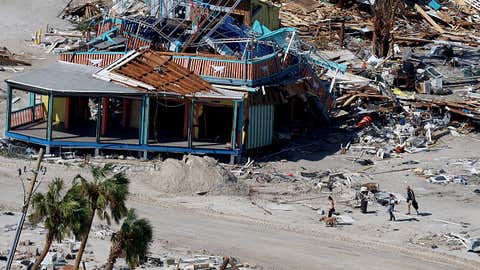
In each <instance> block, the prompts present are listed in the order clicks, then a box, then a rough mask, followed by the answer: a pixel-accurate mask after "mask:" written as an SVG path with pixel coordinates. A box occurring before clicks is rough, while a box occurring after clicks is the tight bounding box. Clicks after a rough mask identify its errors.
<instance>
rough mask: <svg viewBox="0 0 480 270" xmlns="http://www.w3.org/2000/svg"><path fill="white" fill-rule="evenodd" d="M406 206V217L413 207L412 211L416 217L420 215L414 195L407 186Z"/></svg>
mask: <svg viewBox="0 0 480 270" xmlns="http://www.w3.org/2000/svg"><path fill="white" fill-rule="evenodd" d="M407 205H408V213H407V215H410V209H411V207H412V206H413V209H415V211H416V212H417V215H419V214H420V213H419V212H418V202H417V199H416V198H415V193H414V192H413V189H412V188H411V187H410V186H407Z"/></svg>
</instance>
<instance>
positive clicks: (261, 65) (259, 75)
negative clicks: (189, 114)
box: [173, 54, 295, 85]
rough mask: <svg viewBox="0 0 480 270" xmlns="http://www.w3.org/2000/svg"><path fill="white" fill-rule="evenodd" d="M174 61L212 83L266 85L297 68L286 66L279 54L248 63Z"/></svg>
mask: <svg viewBox="0 0 480 270" xmlns="http://www.w3.org/2000/svg"><path fill="white" fill-rule="evenodd" d="M173 60H174V61H175V63H177V64H179V65H180V66H182V67H184V68H186V69H188V70H191V71H193V72H194V73H195V74H196V75H199V76H202V77H203V78H204V79H206V80H207V81H210V82H215V81H216V80H219V81H222V80H224V81H230V82H235V81H238V82H246V83H247V84H249V85H255V84H257V83H264V82H265V80H268V79H272V80H273V78H275V77H277V76H279V75H280V74H281V73H282V72H284V71H286V70H287V69H289V68H292V67H293V66H295V65H294V64H292V65H288V64H287V65H284V64H282V63H281V62H282V61H281V59H280V56H279V55H278V54H271V55H267V56H265V57H261V58H257V59H254V60H253V61H252V60H248V61H244V60H229V59H224V58H221V57H219V58H214V57H201V56H195V55H174V56H173Z"/></svg>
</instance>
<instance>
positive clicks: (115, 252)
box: [105, 241, 121, 270]
mask: <svg viewBox="0 0 480 270" xmlns="http://www.w3.org/2000/svg"><path fill="white" fill-rule="evenodd" d="M120 252H121V248H120V243H119V242H118V241H113V242H112V247H111V248H110V255H108V262H107V265H106V266H105V270H112V269H113V266H115V263H116V262H117V258H118V256H119V254H120Z"/></svg>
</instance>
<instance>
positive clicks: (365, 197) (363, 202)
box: [358, 187, 368, 214]
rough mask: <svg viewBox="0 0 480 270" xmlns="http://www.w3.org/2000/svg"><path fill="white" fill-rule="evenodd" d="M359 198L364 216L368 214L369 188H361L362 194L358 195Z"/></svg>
mask: <svg viewBox="0 0 480 270" xmlns="http://www.w3.org/2000/svg"><path fill="white" fill-rule="evenodd" d="M358 197H359V199H360V210H361V212H362V213H363V214H366V213H367V207H368V188H367V187H361V188H360V193H359V194H358Z"/></svg>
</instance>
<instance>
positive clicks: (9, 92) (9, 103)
mask: <svg viewBox="0 0 480 270" xmlns="http://www.w3.org/2000/svg"><path fill="white" fill-rule="evenodd" d="M12 93H13V91H12V87H11V86H10V85H7V120H6V121H7V122H6V123H5V132H9V131H10V127H11V124H12V123H11V117H12V95H13V94H12Z"/></svg>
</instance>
